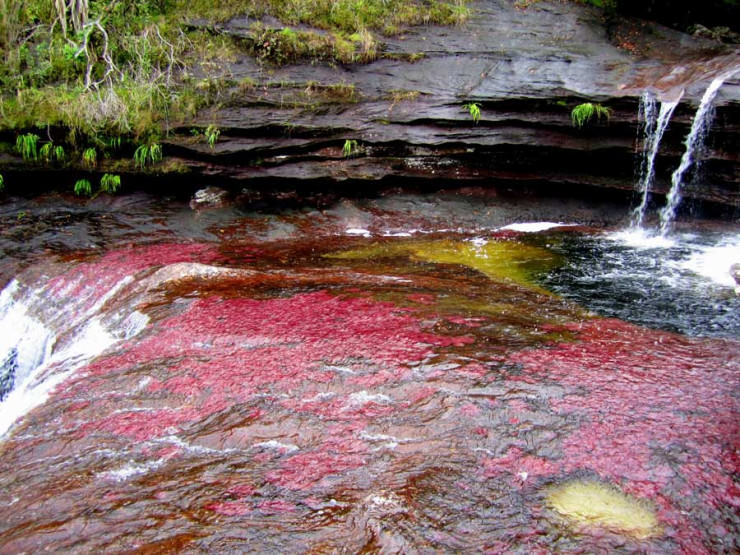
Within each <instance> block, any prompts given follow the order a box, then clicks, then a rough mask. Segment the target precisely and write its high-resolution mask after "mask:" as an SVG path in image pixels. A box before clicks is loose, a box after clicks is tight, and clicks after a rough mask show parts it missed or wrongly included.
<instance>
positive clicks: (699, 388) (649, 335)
mask: <svg viewBox="0 0 740 555" xmlns="http://www.w3.org/2000/svg"><path fill="white" fill-rule="evenodd" d="M569 327H570V328H571V330H573V331H576V332H577V334H578V340H577V341H574V342H572V343H561V344H557V345H554V346H553V347H549V348H545V349H530V350H524V351H521V352H519V353H515V354H513V355H512V356H511V357H510V361H511V362H516V363H518V364H520V365H521V366H522V371H523V372H524V373H525V375H529V376H536V379H537V380H538V381H542V380H546V381H553V382H555V383H558V384H560V385H564V386H567V387H568V388H569V389H570V390H571V391H572V393H570V394H568V395H566V396H565V397H563V398H562V399H553V400H552V401H551V406H552V407H553V408H554V409H555V410H556V411H557V412H559V413H561V414H567V415H568V417H569V418H571V419H573V418H576V419H577V421H578V422H580V425H579V426H578V428H577V429H576V430H575V431H574V432H573V433H572V434H570V435H569V436H568V437H566V438H565V439H564V440H563V445H562V449H563V457H562V459H561V460H559V461H556V463H557V470H558V471H560V472H566V473H569V472H577V471H581V470H589V471H594V472H596V473H597V474H598V475H599V476H601V477H602V478H604V479H608V480H611V481H613V482H616V483H619V484H621V486H622V487H623V489H624V490H625V491H626V492H628V493H633V494H635V495H638V496H643V497H649V498H651V499H653V500H654V501H655V502H656V503H657V504H658V506H659V507H660V519H661V521H663V522H665V523H670V524H671V526H672V529H673V530H672V532H673V533H674V534H675V536H676V539H677V541H678V542H679V544H680V545H681V546H682V549H683V550H685V551H686V552H693V553H696V552H704V551H705V548H704V547H703V544H702V540H701V538H703V537H704V538H706V536H704V534H703V533H702V532H701V531H700V530H699V529H698V528H697V527H696V526H695V525H693V524H692V523H691V522H690V521H689V520H688V519H686V518H685V516H684V515H685V514H686V513H685V511H687V510H688V509H689V508H690V507H689V506H687V505H684V500H682V499H680V498H672V497H670V496H669V495H668V492H669V491H670V490H671V488H672V487H675V484H676V483H679V482H683V483H686V484H688V485H689V491H693V492H700V491H702V490H705V491H706V494H705V496H703V497H701V498H697V497H696V496H695V495H694V496H692V497H691V501H690V503H691V504H692V505H695V503H697V502H698V503H709V504H717V503H720V504H724V503H726V504H728V505H732V504H734V503H735V501H736V499H737V486H736V485H735V484H734V480H733V478H732V476H733V475H736V473H737V472H738V471H740V466H739V465H738V460H737V457H736V456H734V454H735V453H737V452H738V450H740V433H739V432H740V424H738V420H737V411H738V406H737V396H736V393H737V383H738V375H739V373H740V365H739V364H738V362H739V361H738V357H737V352H738V346H737V344H736V343H735V342H732V341H717V340H699V339H687V338H683V337H680V336H677V335H673V334H669V333H664V332H655V331H649V330H646V329H644V328H640V327H638V326H634V325H631V324H627V323H625V322H621V321H618V320H593V321H588V322H585V323H582V324H574V325H571V326H569ZM676 448H680V450H681V451H682V452H685V453H687V454H690V455H687V456H689V457H691V458H692V459H693V460H694V461H696V462H686V463H683V464H678V465H676V464H675V463H671V464H667V463H668V462H669V461H670V460H671V459H670V458H668V459H666V458H665V455H664V453H668V452H671V451H673V450H675V449H676ZM513 459H515V460H509V458H508V457H504V458H503V459H498V460H497V461H496V466H495V468H496V469H498V468H499V467H500V466H501V465H502V464H504V465H508V467H509V470H510V471H511V472H514V471H515V470H517V469H519V468H523V469H525V470H527V469H526V468H524V467H525V466H526V461H525V459H524V458H522V457H513ZM720 461H722V462H720ZM509 463H510V464H509ZM491 464H492V463H491V461H487V462H486V461H484V465H485V466H486V468H487V469H489V468H490V467H491ZM551 466H552V465H551Z"/></svg>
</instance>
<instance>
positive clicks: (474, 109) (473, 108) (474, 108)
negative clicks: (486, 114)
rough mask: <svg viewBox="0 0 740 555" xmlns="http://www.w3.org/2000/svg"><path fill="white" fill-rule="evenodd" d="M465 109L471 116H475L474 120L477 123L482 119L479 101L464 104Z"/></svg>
mask: <svg viewBox="0 0 740 555" xmlns="http://www.w3.org/2000/svg"><path fill="white" fill-rule="evenodd" d="M463 109H464V110H467V111H468V113H469V114H470V117H471V118H473V121H474V122H475V123H476V124H477V123H478V122H479V121H480V104H478V103H477V102H471V103H469V104H464V105H463Z"/></svg>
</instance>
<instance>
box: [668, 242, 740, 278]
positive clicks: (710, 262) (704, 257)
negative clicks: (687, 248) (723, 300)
mask: <svg viewBox="0 0 740 555" xmlns="http://www.w3.org/2000/svg"><path fill="white" fill-rule="evenodd" d="M733 264H740V235H736V236H735V237H732V238H726V239H724V240H723V241H721V242H720V243H719V244H717V245H712V246H706V247H700V248H699V249H698V251H697V252H695V253H693V254H692V255H691V257H690V258H689V259H688V260H685V261H684V262H682V263H681V265H680V266H681V268H682V269H684V270H688V271H690V272H693V273H694V274H696V275H698V276H702V277H704V278H706V279H708V280H710V281H712V282H713V283H715V284H717V285H722V286H726V287H735V286H736V284H735V279H734V278H733V277H732V274H731V273H730V268H731V267H732V265H733Z"/></svg>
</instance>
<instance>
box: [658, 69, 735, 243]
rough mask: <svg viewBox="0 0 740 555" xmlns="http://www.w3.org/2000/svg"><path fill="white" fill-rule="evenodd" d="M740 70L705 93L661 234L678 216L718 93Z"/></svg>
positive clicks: (676, 175)
mask: <svg viewBox="0 0 740 555" xmlns="http://www.w3.org/2000/svg"><path fill="white" fill-rule="evenodd" d="M738 69H739V68H734V69H733V70H732V71H730V72H728V73H725V74H724V75H721V76H720V77H717V78H716V79H715V80H714V81H712V82H711V84H710V85H709V87H708V88H707V90H706V91H705V92H704V96H703V97H702V99H701V103H700V104H699V109H698V110H697V111H696V115H695V116H694V121H693V123H692V124H691V131H690V132H689V134H688V136H687V137H686V141H685V143H684V144H685V145H686V150H685V151H684V153H683V156H682V157H681V163H680V164H679V165H678V168H676V171H674V172H673V175H672V176H671V190H670V192H669V193H668V196H667V197H666V205H665V206H664V207H663V209H662V210H661V211H660V233H661V235H665V234H666V233H667V232H668V231H669V229H670V227H671V224H672V222H673V219H674V218H675V215H676V208H677V207H678V204H679V203H680V202H681V183H682V181H683V176H684V174H685V173H686V170H688V169H689V167H690V166H691V165H692V164H695V163H698V159H697V155H698V154H699V152H700V150H701V148H702V146H703V145H704V138H705V137H706V134H707V131H708V130H709V127H710V125H711V123H712V119H713V118H714V110H713V102H714V99H715V97H716V96H717V92H718V91H719V88H720V87H721V86H722V84H723V83H724V82H725V81H726V80H727V79H729V78H730V77H732V76H733V75H734V74H735V73H736V72H737V71H738Z"/></svg>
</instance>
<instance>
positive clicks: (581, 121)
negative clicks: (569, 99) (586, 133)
mask: <svg viewBox="0 0 740 555" xmlns="http://www.w3.org/2000/svg"><path fill="white" fill-rule="evenodd" d="M594 116H596V119H597V120H600V119H601V118H602V117H605V118H607V119H609V116H611V110H610V109H609V108H606V107H604V106H602V105H601V104H593V103H591V102H585V103H583V104H579V105H578V106H576V107H575V108H573V111H572V112H571V113H570V117H571V119H572V120H573V125H575V126H576V127H583V126H584V125H586V123H587V122H588V121H590V120H591V119H592V118H593V117H594Z"/></svg>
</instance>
